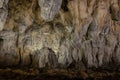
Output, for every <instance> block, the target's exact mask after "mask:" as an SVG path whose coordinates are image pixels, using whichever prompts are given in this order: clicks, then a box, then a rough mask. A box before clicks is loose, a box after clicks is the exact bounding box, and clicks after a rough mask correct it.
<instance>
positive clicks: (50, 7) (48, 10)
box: [38, 0, 62, 21]
mask: <svg viewBox="0 0 120 80" xmlns="http://www.w3.org/2000/svg"><path fill="white" fill-rule="evenodd" d="M38 3H39V6H40V7H41V17H42V18H43V19H44V20H45V21H52V20H53V19H54V17H55V15H56V14H57V13H58V12H59V10H60V7H61V4H62V0H38Z"/></svg>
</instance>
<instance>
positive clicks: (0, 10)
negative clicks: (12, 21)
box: [0, 0, 9, 31]
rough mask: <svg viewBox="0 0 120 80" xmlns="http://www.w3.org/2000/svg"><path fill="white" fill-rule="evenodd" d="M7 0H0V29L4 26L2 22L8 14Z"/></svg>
mask: <svg viewBox="0 0 120 80" xmlns="http://www.w3.org/2000/svg"><path fill="white" fill-rule="evenodd" d="M8 1H9V0H1V1H0V31H1V30H2V29H3V28H4V24H5V22H6V18H7V15H8V6H7V4H8Z"/></svg>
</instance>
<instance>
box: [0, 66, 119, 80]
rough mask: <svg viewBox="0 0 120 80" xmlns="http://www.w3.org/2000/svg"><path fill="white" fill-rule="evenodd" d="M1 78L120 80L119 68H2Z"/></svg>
mask: <svg viewBox="0 0 120 80" xmlns="http://www.w3.org/2000/svg"><path fill="white" fill-rule="evenodd" d="M0 80H120V69H118V70H73V69H67V70H66V69H47V70H46V69H33V68H29V69H27V68H26V69H20V68H19V69H18V68H15V69H13V68H0Z"/></svg>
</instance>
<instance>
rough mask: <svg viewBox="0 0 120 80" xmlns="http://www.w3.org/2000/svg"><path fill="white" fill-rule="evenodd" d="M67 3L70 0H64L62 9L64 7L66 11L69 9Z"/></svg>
mask: <svg viewBox="0 0 120 80" xmlns="http://www.w3.org/2000/svg"><path fill="white" fill-rule="evenodd" d="M67 5H68V0H63V1H62V9H63V10H64V11H65V12H67V11H69V10H68V7H67Z"/></svg>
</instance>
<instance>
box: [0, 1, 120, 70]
mask: <svg viewBox="0 0 120 80" xmlns="http://www.w3.org/2000/svg"><path fill="white" fill-rule="evenodd" d="M0 64H1V65H0V66H33V67H39V68H44V67H51V68H67V67H74V68H80V69H82V68H92V67H94V68H100V67H103V68H105V67H107V68H111V67H112V68H113V67H119V65H120V0H0Z"/></svg>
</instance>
